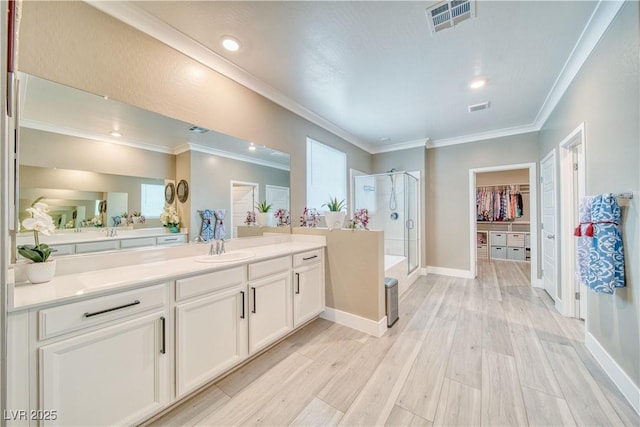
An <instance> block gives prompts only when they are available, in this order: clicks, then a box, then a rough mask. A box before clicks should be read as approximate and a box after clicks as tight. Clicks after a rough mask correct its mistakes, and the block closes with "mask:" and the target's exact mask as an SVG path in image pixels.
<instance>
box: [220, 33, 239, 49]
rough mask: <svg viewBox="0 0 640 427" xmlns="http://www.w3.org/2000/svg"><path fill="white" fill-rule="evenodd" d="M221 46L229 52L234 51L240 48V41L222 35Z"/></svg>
mask: <svg viewBox="0 0 640 427" xmlns="http://www.w3.org/2000/svg"><path fill="white" fill-rule="evenodd" d="M222 47H224V48H225V49H227V50H228V51H230V52H235V51H237V50H238V49H240V42H239V41H238V40H236V39H235V38H233V37H231V36H224V37H222Z"/></svg>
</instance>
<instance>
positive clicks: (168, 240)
mask: <svg viewBox="0 0 640 427" xmlns="http://www.w3.org/2000/svg"><path fill="white" fill-rule="evenodd" d="M176 240H178V238H177V237H174V238H172V239H167V238H165V239H164V241H165V242H175V241H176Z"/></svg>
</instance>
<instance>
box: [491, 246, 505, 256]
mask: <svg viewBox="0 0 640 427" xmlns="http://www.w3.org/2000/svg"><path fill="white" fill-rule="evenodd" d="M491 258H493V259H507V248H505V247H504V246H491Z"/></svg>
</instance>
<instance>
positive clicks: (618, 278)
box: [585, 193, 625, 294]
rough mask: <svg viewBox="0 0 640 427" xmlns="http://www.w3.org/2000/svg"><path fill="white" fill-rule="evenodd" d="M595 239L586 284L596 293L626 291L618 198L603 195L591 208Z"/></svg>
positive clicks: (595, 200)
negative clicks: (615, 290)
mask: <svg viewBox="0 0 640 427" xmlns="http://www.w3.org/2000/svg"><path fill="white" fill-rule="evenodd" d="M591 224H592V226H593V238H590V240H591V247H590V250H589V265H588V269H587V274H586V277H585V284H586V285H587V286H588V287H589V288H591V289H593V290H594V291H596V292H601V293H605V294H613V291H614V289H615V288H623V287H624V286H625V283H624V250H623V247H622V235H621V234H620V206H618V201H617V199H616V196H615V195H614V194H611V193H608V194H600V195H598V196H595V197H594V198H593V202H592V204H591Z"/></svg>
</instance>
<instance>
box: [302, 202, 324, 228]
mask: <svg viewBox="0 0 640 427" xmlns="http://www.w3.org/2000/svg"><path fill="white" fill-rule="evenodd" d="M319 222H320V214H318V211H317V210H316V209H314V208H307V207H305V208H304V211H302V216H301V217H300V227H308V228H316V226H317V225H318V223H319Z"/></svg>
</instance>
